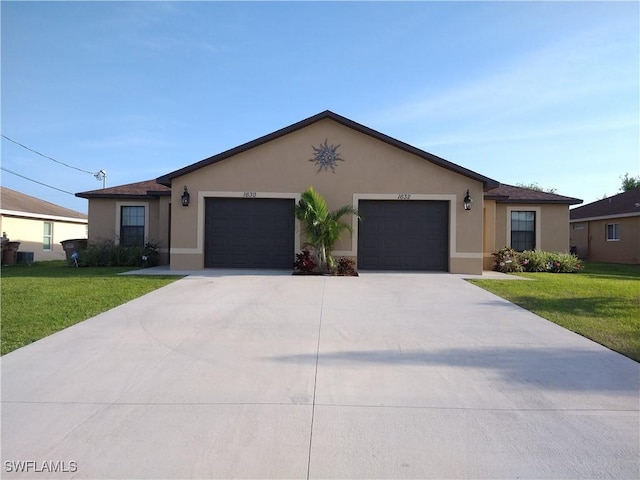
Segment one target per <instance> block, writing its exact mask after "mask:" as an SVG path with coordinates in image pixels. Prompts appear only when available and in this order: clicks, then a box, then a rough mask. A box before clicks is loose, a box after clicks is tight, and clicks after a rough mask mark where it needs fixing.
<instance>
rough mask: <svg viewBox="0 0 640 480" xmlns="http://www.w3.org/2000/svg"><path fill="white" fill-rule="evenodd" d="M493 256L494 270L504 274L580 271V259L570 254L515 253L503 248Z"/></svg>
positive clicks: (508, 248) (538, 251)
mask: <svg viewBox="0 0 640 480" xmlns="http://www.w3.org/2000/svg"><path fill="white" fill-rule="evenodd" d="M493 255H494V256H495V257H496V260H495V262H494V270H497V271H499V272H504V273H510V272H549V273H575V272H579V271H580V270H581V269H582V263H581V262H580V259H579V258H578V257H577V256H575V255H573V254H571V253H563V252H544V251H541V250H525V251H524V252H516V251H515V250H513V249H512V248H510V247H505V248H503V249H501V250H498V251H497V252H496V253H494V254H493Z"/></svg>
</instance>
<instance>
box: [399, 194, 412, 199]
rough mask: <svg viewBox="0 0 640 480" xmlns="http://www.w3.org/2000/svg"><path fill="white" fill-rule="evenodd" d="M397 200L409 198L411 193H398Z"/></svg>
mask: <svg viewBox="0 0 640 480" xmlns="http://www.w3.org/2000/svg"><path fill="white" fill-rule="evenodd" d="M398 200H411V194H410V193H399V194H398Z"/></svg>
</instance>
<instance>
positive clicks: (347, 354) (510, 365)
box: [271, 348, 640, 394]
mask: <svg viewBox="0 0 640 480" xmlns="http://www.w3.org/2000/svg"><path fill="white" fill-rule="evenodd" d="M316 358H318V363H319V366H320V368H322V367H324V366H347V365H348V366H350V367H351V368H353V367H355V366H357V364H385V365H388V366H394V365H395V366H398V367H401V366H404V365H412V366H419V365H424V366H434V365H436V366H443V367H458V368H481V369H488V370H493V371H495V372H496V373H498V374H499V375H500V376H501V378H502V379H503V380H504V381H506V382H509V383H516V384H526V385H531V386H535V387H536V388H543V389H550V390H572V391H585V392H587V391H613V392H629V393H633V394H637V393H638V391H639V390H640V378H638V365H637V364H636V363H635V362H634V361H633V360H630V359H628V358H626V357H624V356H622V355H620V354H618V353H615V352H612V351H610V350H606V349H604V348H602V349H598V350H579V349H566V348H565V349H556V348H553V349H552V348H539V349H538V348H536V349H532V348H491V349H489V348H486V349H482V348H480V349H469V348H453V349H445V350H435V351H433V350H364V351H340V352H330V353H320V354H319V355H317V356H316V354H315V353H313V354H311V353H310V354H300V355H287V356H279V357H271V360H274V361H278V362H291V363H315V362H316Z"/></svg>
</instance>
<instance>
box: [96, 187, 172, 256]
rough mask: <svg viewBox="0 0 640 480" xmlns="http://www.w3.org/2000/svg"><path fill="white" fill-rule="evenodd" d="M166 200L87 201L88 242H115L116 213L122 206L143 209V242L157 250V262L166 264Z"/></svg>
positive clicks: (118, 214) (118, 232)
mask: <svg viewBox="0 0 640 480" xmlns="http://www.w3.org/2000/svg"><path fill="white" fill-rule="evenodd" d="M169 202H170V198H169V197H168V196H167V197H160V198H159V199H158V198H155V197H148V198H145V199H140V200H138V199H110V198H91V199H89V218H90V219H91V222H90V223H89V237H88V238H89V242H90V243H99V242H102V241H115V242H116V243H118V239H119V236H120V211H121V208H120V207H122V206H143V207H145V220H146V224H145V241H147V242H151V243H153V244H155V245H157V246H158V247H159V249H160V262H161V263H168V260H169V259H168V252H169V243H168V241H169V209H170V205H169Z"/></svg>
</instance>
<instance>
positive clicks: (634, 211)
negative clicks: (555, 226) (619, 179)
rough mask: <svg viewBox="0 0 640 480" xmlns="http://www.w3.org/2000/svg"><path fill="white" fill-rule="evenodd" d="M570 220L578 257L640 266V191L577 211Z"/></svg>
mask: <svg viewBox="0 0 640 480" xmlns="http://www.w3.org/2000/svg"><path fill="white" fill-rule="evenodd" d="M570 216H571V237H570V241H571V245H572V246H575V248H576V250H577V254H578V256H579V257H581V258H586V259H588V260H591V261H594V262H614V263H634V264H638V263H640V188H633V189H631V190H629V191H626V192H623V193H619V194H618V195H614V196H612V197H609V198H603V199H602V200H598V201H597V202H593V203H589V204H587V205H584V206H582V207H578V208H574V209H573V210H571V212H570Z"/></svg>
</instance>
